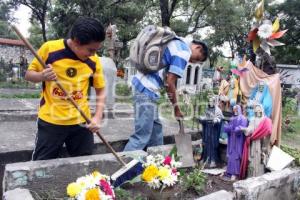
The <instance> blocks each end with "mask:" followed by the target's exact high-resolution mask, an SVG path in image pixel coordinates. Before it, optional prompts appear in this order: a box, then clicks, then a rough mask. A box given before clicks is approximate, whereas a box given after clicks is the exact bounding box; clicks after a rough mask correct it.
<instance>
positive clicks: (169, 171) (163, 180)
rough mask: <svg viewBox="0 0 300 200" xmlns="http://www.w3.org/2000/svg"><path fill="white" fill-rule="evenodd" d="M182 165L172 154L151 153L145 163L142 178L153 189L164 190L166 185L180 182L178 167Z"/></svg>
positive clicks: (169, 185)
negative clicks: (154, 154)
mask: <svg viewBox="0 0 300 200" xmlns="http://www.w3.org/2000/svg"><path fill="white" fill-rule="evenodd" d="M180 166H181V163H180V162H177V161H175V159H174V158H172V157H171V156H166V157H163V156H162V155H156V156H152V155H149V156H147V158H146V162H145V163H144V164H143V167H144V171H143V174H142V180H143V181H145V182H146V183H147V185H148V186H149V187H150V188H152V189H161V190H163V189H165V188H166V187H171V186H174V185H175V184H176V183H177V182H178V176H179V175H180V173H179V172H178V171H177V167H180Z"/></svg>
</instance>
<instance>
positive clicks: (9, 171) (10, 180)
mask: <svg viewBox="0 0 300 200" xmlns="http://www.w3.org/2000/svg"><path fill="white" fill-rule="evenodd" d="M119 155H121V156H123V157H124V160H125V161H126V162H128V161H129V160H131V159H130V158H131V157H145V156H146V155H147V153H146V152H144V151H132V152H123V153H119ZM120 168H121V165H120V164H119V163H118V161H117V160H116V159H115V157H114V156H113V155H112V154H101V155H92V156H82V157H73V158H61V159H53V160H45V161H29V162H22V163H13V164H7V165H6V166H5V172H4V179H3V192H6V191H9V190H13V189H15V188H19V187H22V188H25V189H29V190H30V191H34V192H36V193H38V194H47V193H49V192H51V194H53V195H54V196H55V197H65V196H66V187H67V185H68V184H69V183H71V182H73V181H76V179H77V178H78V177H80V176H84V175H87V174H89V173H91V172H93V171H94V170H98V171H99V172H101V173H103V174H107V175H111V174H113V173H114V172H116V171H117V170H118V169H120Z"/></svg>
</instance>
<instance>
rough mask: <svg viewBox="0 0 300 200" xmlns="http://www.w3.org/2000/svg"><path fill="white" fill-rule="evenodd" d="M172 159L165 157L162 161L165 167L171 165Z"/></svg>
mask: <svg viewBox="0 0 300 200" xmlns="http://www.w3.org/2000/svg"><path fill="white" fill-rule="evenodd" d="M171 161H172V158H171V157H170V156H166V157H165V160H164V164H165V165H171Z"/></svg>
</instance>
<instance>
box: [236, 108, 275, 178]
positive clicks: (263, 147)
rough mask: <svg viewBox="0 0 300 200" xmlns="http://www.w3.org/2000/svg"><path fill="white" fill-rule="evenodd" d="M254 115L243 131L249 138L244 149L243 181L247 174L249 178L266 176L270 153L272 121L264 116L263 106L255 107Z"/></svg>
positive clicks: (241, 174)
mask: <svg viewBox="0 0 300 200" xmlns="http://www.w3.org/2000/svg"><path fill="white" fill-rule="evenodd" d="M254 114H255V116H254V117H253V118H251V120H250V122H249V126H248V127H247V128H242V129H241V130H242V131H243V132H244V133H245V135H246V136H247V137H246V141H245V144H244V148H243V157H242V163H241V171H240V178H241V179H243V178H245V177H246V173H247V176H248V177H253V176H260V175H262V174H264V172H265V166H266V164H267V159H268V156H269V152H270V135H271V133H272V121H271V119H270V118H268V117H267V116H265V115H264V109H263V106H262V105H256V106H255V107H254ZM249 148H250V149H249ZM248 161H249V165H248Z"/></svg>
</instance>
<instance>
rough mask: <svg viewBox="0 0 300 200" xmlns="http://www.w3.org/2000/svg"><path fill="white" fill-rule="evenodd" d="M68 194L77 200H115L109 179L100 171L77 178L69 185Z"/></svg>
mask: <svg viewBox="0 0 300 200" xmlns="http://www.w3.org/2000/svg"><path fill="white" fill-rule="evenodd" d="M67 194H68V196H69V197H71V199H76V200H115V194H114V191H113V189H112V186H111V185H110V182H109V177H108V176H106V175H103V174H101V173H100V172H98V171H94V172H93V173H91V174H89V175H86V176H82V177H79V178H77V180H76V182H75V183H71V184H69V185H68V187H67Z"/></svg>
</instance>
